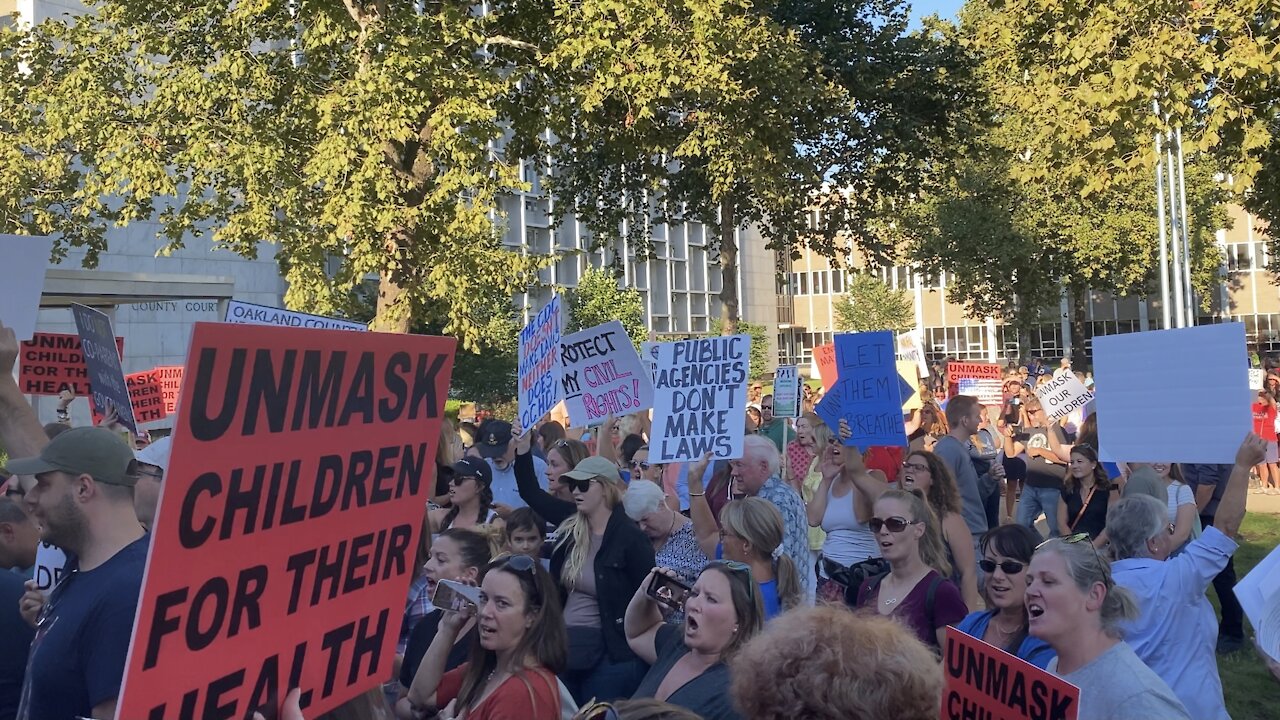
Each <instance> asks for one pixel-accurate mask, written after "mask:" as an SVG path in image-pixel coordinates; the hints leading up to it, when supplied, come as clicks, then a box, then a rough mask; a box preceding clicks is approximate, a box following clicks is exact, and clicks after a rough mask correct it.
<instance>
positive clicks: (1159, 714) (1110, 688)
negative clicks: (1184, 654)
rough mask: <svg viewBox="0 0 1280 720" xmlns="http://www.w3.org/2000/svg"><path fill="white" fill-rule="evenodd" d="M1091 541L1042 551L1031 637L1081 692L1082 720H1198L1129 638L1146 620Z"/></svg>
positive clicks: (1070, 541)
mask: <svg viewBox="0 0 1280 720" xmlns="http://www.w3.org/2000/svg"><path fill="white" fill-rule="evenodd" d="M1087 540H1088V536H1087V535H1084V534H1083V533H1081V534H1079V535H1073V536H1071V537H1067V538H1054V539H1051V540H1047V541H1045V542H1044V543H1041V545H1040V546H1039V547H1038V548H1036V551H1035V554H1034V555H1033V556H1032V557H1031V566H1030V569H1029V570H1028V575H1027V592H1026V596H1025V599H1026V605H1027V615H1028V617H1029V621H1028V626H1029V628H1030V631H1031V634H1032V635H1033V636H1034V637H1037V638H1039V639H1041V640H1043V641H1045V642H1046V643H1048V644H1049V647H1051V648H1053V650H1054V652H1056V653H1057V654H1058V656H1057V657H1056V658H1054V659H1053V660H1052V661H1051V662H1050V663H1049V666H1048V668H1047V669H1048V670H1049V672H1052V673H1054V674H1055V675H1058V676H1059V677H1061V678H1062V679H1064V680H1066V681H1067V682H1069V683H1071V684H1072V685H1075V686H1076V687H1078V688H1080V708H1079V714H1078V717H1079V719H1080V720H1128V718H1161V719H1162V720H1166V719H1167V720H1180V719H1181V720H1190V716H1189V715H1188V714H1187V711H1186V708H1184V707H1183V705H1182V703H1181V702H1179V700H1178V698H1177V697H1176V696H1175V695H1174V694H1173V691H1172V690H1170V689H1169V686H1168V685H1167V684H1165V682H1164V681H1163V680H1161V679H1160V676H1159V675H1157V674H1156V673H1155V672H1154V671H1152V670H1151V668H1149V667H1147V666H1146V664H1144V663H1143V662H1142V660H1140V659H1139V658H1138V656H1137V655H1136V654H1135V653H1134V652H1133V649H1132V648H1131V647H1129V645H1128V644H1126V643H1125V642H1124V641H1123V640H1122V639H1121V638H1122V636H1123V633H1122V631H1121V629H1120V627H1121V624H1122V623H1124V622H1126V621H1129V620H1133V619H1134V618H1136V617H1138V614H1139V608H1138V604H1137V602H1136V601H1135V600H1134V597H1133V594H1132V593H1130V592H1129V591H1128V590H1126V589H1124V588H1122V587H1118V586H1116V584H1115V581H1114V580H1113V579H1112V577H1111V566H1110V564H1109V563H1108V562H1107V561H1106V560H1104V559H1103V558H1102V556H1101V555H1099V554H1098V549H1097V548H1095V547H1094V546H1093V544H1092V543H1089V542H1087Z"/></svg>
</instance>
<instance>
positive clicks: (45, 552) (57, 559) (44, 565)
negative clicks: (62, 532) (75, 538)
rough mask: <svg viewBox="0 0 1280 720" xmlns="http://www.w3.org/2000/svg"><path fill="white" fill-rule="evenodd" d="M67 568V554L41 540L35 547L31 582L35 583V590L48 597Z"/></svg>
mask: <svg viewBox="0 0 1280 720" xmlns="http://www.w3.org/2000/svg"><path fill="white" fill-rule="evenodd" d="M66 566H67V554H66V553H64V552H63V551H62V548H60V547H58V546H57V545H50V544H49V543H47V542H45V541H43V540H41V541H40V544H39V545H37V546H36V567H35V570H34V572H33V573H32V578H31V579H32V580H35V581H36V588H37V589H38V590H39V591H40V592H42V593H44V594H45V597H48V595H49V593H50V592H52V591H53V588H54V586H56V585H57V584H58V582H59V581H60V580H62V573H63V571H64V568H66Z"/></svg>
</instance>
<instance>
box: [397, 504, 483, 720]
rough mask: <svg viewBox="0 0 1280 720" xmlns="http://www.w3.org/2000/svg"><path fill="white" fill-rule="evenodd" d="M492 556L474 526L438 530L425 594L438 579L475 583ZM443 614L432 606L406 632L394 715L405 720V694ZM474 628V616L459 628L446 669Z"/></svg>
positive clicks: (463, 655) (457, 660) (461, 655)
mask: <svg viewBox="0 0 1280 720" xmlns="http://www.w3.org/2000/svg"><path fill="white" fill-rule="evenodd" d="M492 557H493V546H492V542H491V540H490V538H489V537H487V536H486V535H484V534H482V533H480V532H477V531H476V530H473V529H463V528H451V529H449V530H445V531H444V532H442V533H440V537H438V538H436V539H435V542H434V543H432V545H431V553H430V556H429V557H428V559H427V561H426V563H425V565H424V566H423V576H424V577H425V578H426V579H427V586H426V593H427V597H432V596H433V595H434V594H435V590H436V586H437V585H438V583H439V582H440V581H441V580H452V581H454V582H461V583H463V584H466V585H474V584H476V583H477V582H479V580H480V573H481V572H483V570H484V568H485V567H486V566H487V565H488V564H489V560H490V559H491V558H492ZM444 615H445V612H444V611H443V610H441V609H440V608H433V609H432V611H431V612H430V613H428V614H427V615H425V616H424V617H423V618H422V620H421V621H420V622H418V623H417V624H416V625H415V626H414V628H413V629H412V631H411V632H410V633H409V639H408V642H407V645H406V648H405V652H404V661H403V662H402V663H401V665H400V685H401V690H400V693H399V698H400V699H399V701H398V702H397V703H396V716H397V717H399V718H403V719H404V720H408V719H409V718H411V717H412V713H411V712H410V708H409V703H408V701H407V700H405V699H404V698H405V696H406V695H408V692H409V687H410V686H411V685H413V678H414V676H415V675H417V673H418V668H419V666H421V664H422V658H423V657H424V656H425V655H426V653H427V648H429V647H431V643H432V642H433V641H434V640H435V638H436V635H437V634H438V633H439V631H440V621H441V620H442V619H443V618H444ZM476 632H477V631H476V629H475V618H474V617H472V618H471V619H470V620H469V621H467V622H465V623H463V625H462V626H461V627H460V628H459V629H458V634H457V636H456V638H457V639H456V640H455V641H454V644H453V647H452V648H451V649H450V650H449V654H448V656H447V659H446V662H445V668H444V669H445V670H452V669H454V668H456V667H458V666H459V665H461V664H463V663H464V662H466V661H467V657H468V655H469V654H470V648H471V641H472V640H473V639H474V638H473V636H474V635H475V634H476Z"/></svg>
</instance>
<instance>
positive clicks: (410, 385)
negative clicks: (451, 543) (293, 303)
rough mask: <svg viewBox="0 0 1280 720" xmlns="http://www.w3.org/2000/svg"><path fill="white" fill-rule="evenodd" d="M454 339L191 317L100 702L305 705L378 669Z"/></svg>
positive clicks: (335, 697)
mask: <svg viewBox="0 0 1280 720" xmlns="http://www.w3.org/2000/svg"><path fill="white" fill-rule="evenodd" d="M454 346H455V341H454V340H453V339H452V338H438V337H426V336H421V335H391V334H381V333H368V334H367V335H365V336H362V337H361V340H360V343H359V345H358V347H357V346H353V345H352V343H351V341H350V335H349V334H348V333H347V332H345V331H342V330H310V329H295V328H280V327H274V326H249V325H231V324H221V323H197V324H196V326H195V329H194V331H193V333H192V337H191V349H190V353H189V355H188V358H187V363H186V367H187V368H189V369H190V370H191V372H190V373H188V374H186V377H185V379H184V387H183V389H182V396H183V397H184V398H185V399H184V400H183V402H182V403H180V407H179V412H178V414H177V418H176V422H175V426H174V433H173V447H172V454H171V460H170V463H169V467H168V471H167V472H166V473H165V483H164V485H163V488H162V490H161V496H160V501H159V508H158V512H157V514H156V521H155V524H154V526H153V527H152V529H151V551H150V555H149V557H148V561H147V570H146V575H145V576H144V579H143V588H142V596H141V598H140V600H139V604H138V615H137V619H136V622H135V624H134V634H133V640H132V642H131V644H130V648H129V658H128V661H127V663H126V669H125V679H124V684H123V687H122V688H121V693H120V705H119V708H120V709H119V714H118V717H122V718H156V719H158V718H174V717H179V718H211V717H227V718H232V717H236V718H240V717H249V716H250V715H251V714H252V713H253V712H255V711H262V712H263V714H264V715H267V716H268V717H272V716H274V714H275V706H276V705H277V704H278V703H279V702H280V700H281V699H282V698H283V697H284V696H285V693H286V692H287V691H288V690H289V688H291V687H300V688H301V689H302V706H303V707H304V709H306V710H307V715H308V716H309V717H316V716H318V715H322V714H324V713H325V712H328V711H329V710H332V709H333V708H335V707H337V706H338V705H340V704H342V703H343V702H345V701H347V700H349V699H351V698H353V697H355V696H356V695H358V694H360V693H362V692H364V691H365V690H368V689H370V688H373V687H375V686H377V685H379V684H380V683H381V682H382V681H383V680H385V679H386V678H387V677H388V675H389V674H390V673H391V672H392V668H391V663H392V660H393V657H394V654H395V646H396V639H397V636H398V634H399V631H400V618H401V616H402V615H403V613H404V599H405V596H406V593H407V592H408V588H409V582H410V578H411V577H412V575H413V573H414V567H413V562H414V551H415V548H416V547H417V543H418V533H419V531H420V529H421V526H422V514H423V507H424V503H425V500H426V498H427V497H428V496H429V495H430V493H431V489H430V488H429V487H428V486H427V478H429V477H430V475H431V473H430V471H429V468H431V467H432V463H433V462H434V460H435V454H436V449H437V448H436V444H437V442H438V440H439V428H440V421H441V417H442V415H443V412H444V401H445V396H446V393H447V391H448V388H449V375H450V373H451V371H452V369H453V354H454Z"/></svg>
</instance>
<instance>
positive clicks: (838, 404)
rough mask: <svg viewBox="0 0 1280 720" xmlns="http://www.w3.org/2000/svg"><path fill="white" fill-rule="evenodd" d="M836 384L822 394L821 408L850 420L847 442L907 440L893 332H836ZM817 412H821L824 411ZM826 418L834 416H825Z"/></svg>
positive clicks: (893, 442) (899, 441) (872, 442)
mask: <svg viewBox="0 0 1280 720" xmlns="http://www.w3.org/2000/svg"><path fill="white" fill-rule="evenodd" d="M835 350H836V373H837V376H836V384H835V385H834V386H833V387H832V388H831V391H830V392H828V393H827V397H826V398H823V403H828V402H829V406H828V407H827V408H825V409H824V411H823V412H825V413H827V414H828V415H831V416H834V417H835V418H836V422H837V425H831V427H832V428H833V429H835V428H837V427H838V422H839V419H840V418H843V419H844V420H845V422H847V423H848V424H849V429H850V430H851V431H852V433H853V435H852V436H851V437H850V438H849V439H848V440H846V441H845V444H846V445H859V446H863V447H865V446H871V445H898V446H901V445H906V444H907V435H906V431H905V430H904V428H903V423H902V380H901V378H900V377H899V375H898V365H897V356H896V352H895V347H894V339H893V333H892V332H889V331H887V330H886V331H880V332H866V333H847V334H841V335H836V336H835ZM819 417H823V415H822V414H821V413H820V414H819ZM823 420H824V422H828V424H830V421H828V420H827V418H826V417H823Z"/></svg>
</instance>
